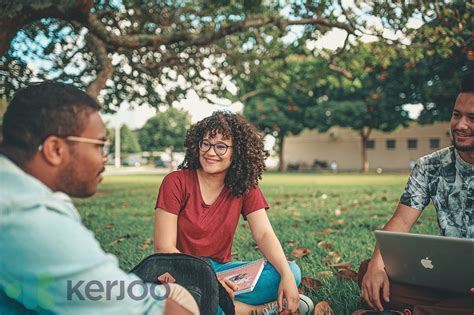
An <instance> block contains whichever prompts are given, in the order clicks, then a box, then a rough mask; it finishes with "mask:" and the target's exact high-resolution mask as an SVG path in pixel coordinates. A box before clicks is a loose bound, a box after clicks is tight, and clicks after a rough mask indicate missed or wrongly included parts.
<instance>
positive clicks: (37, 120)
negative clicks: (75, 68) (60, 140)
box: [2, 81, 100, 164]
mask: <svg viewBox="0 0 474 315" xmlns="http://www.w3.org/2000/svg"><path fill="white" fill-rule="evenodd" d="M99 109H100V105H99V104H98V103H97V101H96V100H95V99H93V98H92V97H91V96H89V95H87V94H86V93H85V92H84V91H81V90H80V89H78V88H77V87H75V86H74V85H71V84H66V83H59V82H52V81H46V82H41V83H34V84H31V85H29V86H28V87H26V88H23V89H21V90H19V91H18V92H17V93H16V94H15V95H14V97H13V99H12V100H11V102H10V104H9V105H8V107H7V110H6V112H5V115H4V117H3V126H2V132H3V143H2V148H3V150H2V151H12V152H15V156H14V157H12V156H9V157H10V158H13V159H14V160H16V161H15V162H17V163H20V164H22V163H24V162H25V161H27V160H29V159H31V158H32V157H33V155H34V154H35V152H36V151H37V150H38V147H39V146H40V145H41V144H42V143H43V141H44V140H46V138H47V137H49V136H52V135H55V136H60V137H64V136H72V135H78V134H80V132H81V131H82V130H83V128H84V124H85V122H86V118H87V117H88V116H89V114H90V113H92V112H96V111H98V110H99Z"/></svg>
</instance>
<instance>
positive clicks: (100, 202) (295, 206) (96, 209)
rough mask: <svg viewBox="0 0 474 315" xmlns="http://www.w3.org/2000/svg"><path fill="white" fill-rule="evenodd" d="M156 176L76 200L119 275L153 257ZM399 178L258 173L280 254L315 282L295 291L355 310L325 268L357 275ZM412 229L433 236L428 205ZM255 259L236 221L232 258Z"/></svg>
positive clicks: (113, 183)
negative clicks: (301, 251)
mask: <svg viewBox="0 0 474 315" xmlns="http://www.w3.org/2000/svg"><path fill="white" fill-rule="evenodd" d="M162 178H163V176H151V175H150V176H108V177H106V178H105V180H104V183H103V184H102V185H101V186H100V187H99V191H98V193H97V195H96V196H95V197H93V198H91V199H85V200H76V205H77V208H78V209H79V211H80V213H81V215H82V218H83V222H84V224H85V225H86V226H87V227H88V228H89V229H91V230H92V231H93V232H94V233H95V235H96V237H97V239H98V240H99V242H100V243H101V245H102V247H103V249H104V250H105V251H106V252H109V253H112V254H114V255H116V256H117V257H118V259H119V262H120V266H121V267H122V268H123V269H125V270H130V269H131V268H132V267H133V266H134V265H136V264H137V263H138V262H139V261H140V260H141V259H143V258H144V257H146V256H147V255H149V254H152V251H153V234H152V233H153V208H154V205H155V200H156V194H157V191H158V188H159V185H160V182H161V180H162ZM406 180H407V175H406V174H404V175H376V174H371V175H359V174H349V175H345V174H337V175H329V174H283V175H281V174H271V173H269V174H265V175H264V178H263V181H262V183H261V189H262V191H263V193H264V195H265V197H266V199H267V201H268V203H269V205H270V210H269V211H268V215H269V217H270V220H271V222H272V224H273V227H274V229H275V232H276V234H277V236H278V238H279V239H280V242H281V243H282V246H283V249H284V251H285V254H286V256H287V257H288V258H289V259H290V258H291V259H295V260H296V262H297V263H298V264H299V266H300V267H301V269H302V271H303V276H306V277H309V278H313V279H316V280H318V281H320V282H321V283H319V282H317V281H316V282H314V283H310V282H308V283H307V285H304V284H302V285H301V286H300V288H301V289H302V290H303V291H304V293H305V294H307V295H309V296H310V297H311V298H312V299H313V300H314V301H315V304H316V303H317V302H319V301H323V300H326V301H329V303H330V304H331V305H332V307H333V309H334V311H335V313H336V314H350V313H351V312H352V311H353V310H355V309H356V308H358V307H360V299H359V289H358V287H357V284H356V283H355V282H353V281H350V280H345V279H342V278H340V277H337V276H336V275H335V274H336V273H337V272H338V269H336V268H333V267H331V266H330V265H331V264H334V263H336V262H339V263H343V262H347V263H351V266H352V267H351V269H353V270H355V271H357V268H358V266H359V264H360V263H361V262H362V261H363V260H365V259H367V258H369V257H370V255H371V252H372V249H373V246H374V239H373V236H372V231H373V230H374V229H377V228H380V227H382V225H383V224H384V223H385V222H386V220H387V219H388V218H389V216H390V215H391V214H392V212H393V210H394V209H395V206H396V205H397V202H398V199H399V197H400V195H401V192H402V189H403V187H404V185H405V183H406ZM328 229H330V230H328ZM414 231H415V232H418V233H425V234H437V233H438V229H437V223H436V217H435V212H434V209H433V208H432V207H431V206H430V207H429V208H428V209H427V210H425V212H424V214H423V216H422V218H421V220H420V221H419V224H417V225H416V226H415V227H414ZM322 241H324V242H325V243H321V242H322ZM322 245H326V246H322ZM331 245H332V247H331ZM296 248H305V249H308V250H309V254H308V255H307V256H304V257H296V256H295V255H294V253H293V250H295V249H296ZM260 256H261V254H260V252H259V251H258V249H256V248H255V243H254V242H253V239H252V237H251V234H250V230H249V228H248V226H247V224H246V223H245V221H243V220H241V222H240V223H239V227H238V229H237V232H236V235H235V241H234V247H233V257H234V259H235V260H252V259H257V258H259V257H260ZM315 283H317V284H318V285H315ZM320 285H322V286H320Z"/></svg>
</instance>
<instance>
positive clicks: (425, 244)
mask: <svg viewBox="0 0 474 315" xmlns="http://www.w3.org/2000/svg"><path fill="white" fill-rule="evenodd" d="M374 234H375V239H376V240H377V245H378V246H379V248H380V251H381V253H382V258H383V261H384V263H385V269H386V271H387V274H388V277H389V278H390V279H391V280H393V281H396V282H403V283H409V284H414V285H419V286H425V287H431V288H437V289H444V290H451V291H457V292H462V293H469V290H470V289H471V288H472V287H474V240H473V239H464V238H455V237H446V236H434V235H423V234H413V233H398V232H388V231H375V232H374Z"/></svg>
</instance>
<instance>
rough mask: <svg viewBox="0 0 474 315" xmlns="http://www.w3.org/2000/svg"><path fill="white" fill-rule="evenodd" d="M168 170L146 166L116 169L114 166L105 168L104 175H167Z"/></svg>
mask: <svg viewBox="0 0 474 315" xmlns="http://www.w3.org/2000/svg"><path fill="white" fill-rule="evenodd" d="M169 172H170V170H169V169H168V168H156V167H146V166H139V167H133V166H122V167H119V168H116V167H115V166H110V165H107V166H106V167H105V172H104V175H107V176H109V175H148V174H155V175H156V174H168V173H169Z"/></svg>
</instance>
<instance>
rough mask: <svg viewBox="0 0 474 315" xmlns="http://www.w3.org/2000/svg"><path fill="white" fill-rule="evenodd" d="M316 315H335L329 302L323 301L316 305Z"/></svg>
mask: <svg viewBox="0 0 474 315" xmlns="http://www.w3.org/2000/svg"><path fill="white" fill-rule="evenodd" d="M314 315H334V311H333V310H332V307H331V305H330V304H329V303H328V302H326V301H322V302H319V303H318V304H316V307H315V308H314Z"/></svg>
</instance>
